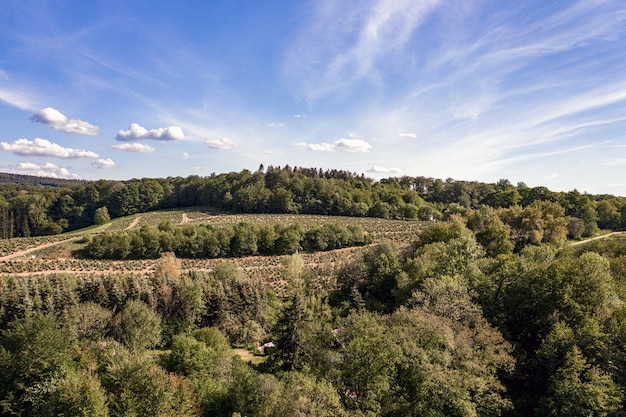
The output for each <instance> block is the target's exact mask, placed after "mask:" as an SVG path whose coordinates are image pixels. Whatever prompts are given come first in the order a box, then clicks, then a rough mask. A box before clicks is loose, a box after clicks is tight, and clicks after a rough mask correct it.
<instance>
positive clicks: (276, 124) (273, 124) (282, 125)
mask: <svg viewBox="0 0 626 417" xmlns="http://www.w3.org/2000/svg"><path fill="white" fill-rule="evenodd" d="M285 126H287V125H286V124H284V123H268V124H267V127H285Z"/></svg>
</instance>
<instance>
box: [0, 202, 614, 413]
mask: <svg viewBox="0 0 626 417" xmlns="http://www.w3.org/2000/svg"><path fill="white" fill-rule="evenodd" d="M534 204H535V206H537V207H533V209H532V210H537V211H538V212H539V211H541V210H544V211H543V213H544V215H543V217H544V220H545V219H548V218H550V216H549V214H550V213H552V211H551V210H550V207H552V206H551V204H554V203H551V204H548V203H546V202H543V203H538V202H537V203H534ZM542 205H546V207H543V206H542ZM531 206H532V204H531ZM531 206H528V207H531ZM498 210H500V209H493V208H488V209H487V208H482V211H475V212H474V211H472V212H471V213H473V214H476V213H481V214H480V216H477V217H475V218H474V217H469V218H463V217H460V216H457V215H453V216H451V218H450V221H448V222H437V223H433V224H432V225H431V227H430V228H429V229H428V230H427V231H425V232H424V233H423V234H422V235H421V236H419V237H416V240H415V242H414V244H413V246H412V247H411V248H410V249H406V250H402V251H400V250H398V248H396V247H395V246H394V244H393V243H391V242H381V243H379V244H378V245H375V246H371V247H368V248H365V249H364V250H363V251H362V254H361V255H358V256H356V257H355V258H353V259H351V260H350V261H348V262H346V264H345V265H344V266H343V267H342V268H340V269H339V270H338V272H337V275H336V277H335V278H336V286H334V287H332V288H328V290H323V289H320V287H319V286H318V285H315V284H316V282H317V281H318V277H316V276H315V275H314V273H313V272H312V271H311V270H310V269H309V268H307V266H306V265H305V264H304V261H303V259H302V257H300V255H298V254H295V255H290V256H287V257H285V264H284V268H283V277H282V278H283V280H284V281H285V282H286V283H287V285H288V291H287V294H288V295H287V296H286V297H285V298H284V299H279V298H278V297H276V295H275V294H274V293H273V292H272V291H271V290H270V289H269V288H268V287H266V286H265V285H264V284H263V283H262V282H260V281H259V280H251V279H249V278H248V277H246V275H245V274H244V273H243V272H242V271H241V270H239V269H238V268H237V267H236V266H235V265H233V264H230V263H221V264H219V265H218V266H216V267H215V269H214V270H213V271H211V272H193V271H192V272H189V273H181V271H180V263H179V261H178V260H177V259H176V258H175V257H174V256H173V255H171V254H170V255H167V256H163V257H161V258H160V259H159V261H158V267H157V269H156V270H155V272H154V273H153V274H152V275H151V276H150V277H149V278H146V277H140V276H135V275H102V276H99V275H72V276H69V275H52V276H39V277H22V276H7V277H4V278H3V279H2V280H0V330H1V333H0V366H1V367H2V369H3V372H2V373H0V415H2V416H5V415H6V416H9V415H18V416H57V415H81V413H82V414H83V415H93V416H106V415H109V416H112V417H116V416H127V415H160V416H177V415H189V416H224V417H226V416H228V417H231V416H233V415H242V416H243V415H245V416H274V415H281V416H297V415H315V416H354V417H364V416H388V417H392V416H405V415H409V416H410V415H416V416H417V415H434V416H452V417H466V416H480V417H491V416H508V417H521V416H537V417H544V416H561V415H568V416H569V415H571V416H607V417H619V416H623V415H624V411H623V410H624V407H625V406H626V397H625V395H626V377H625V375H626V372H625V370H626V354H625V353H624V349H623V346H624V345H625V343H626V325H625V323H626V307H625V306H626V304H625V303H624V301H625V300H626V297H625V296H624V294H626V292H625V290H626V287H625V282H626V281H625V280H624V277H625V275H624V272H625V271H626V249H625V248H626V244H625V242H624V241H619V240H615V241H606V242H591V243H589V244H588V245H580V246H575V247H572V248H560V249H558V248H555V246H554V245H547V244H542V243H538V244H527V245H525V246H523V247H522V248H521V249H520V250H519V251H518V253H513V250H512V248H509V250H507V251H504V252H498V251H494V252H493V253H490V251H489V245H484V244H482V243H480V241H479V240H477V237H478V236H479V233H480V231H487V230H490V227H495V229H496V230H499V229H501V228H502V227H503V226H502V224H501V223H498V222H500V221H501V220H500V217H499V216H496V217H490V216H493V215H494V213H496V212H497V211H498ZM513 210H514V211H513V212H512V213H509V214H510V215H513V214H516V213H517V211H516V210H517V209H513ZM523 210H524V209H522V210H521V211H523ZM532 210H531V211H532ZM527 214H529V213H527ZM529 218H532V216H530V214H529ZM563 218H564V217H563ZM489 219H497V220H493V221H492V220H489ZM523 223H528V221H526V222H523ZM468 226H471V227H472V228H473V230H472V229H470V228H469V227H468ZM543 227H544V229H543V235H541V234H540V233H538V232H537V233H534V232H533V233H530V232H529V233H528V236H529V237H531V236H532V237H533V239H535V240H540V237H541V238H542V239H543V237H544V236H548V235H552V234H553V233H552V232H551V230H554V227H547V223H546V222H545V221H544V224H543ZM555 227H556V228H557V229H559V228H561V229H562V225H560V224H559V225H557V226H555ZM561 229H559V230H561ZM529 230H530V231H532V230H535V229H532V228H530V229H529ZM490 233H491V232H489V233H487V234H490ZM559 233H561V232H559ZM493 235H497V233H493ZM266 342H272V344H273V347H272V344H269V343H266ZM231 346H242V347H247V348H251V349H252V348H256V347H257V346H266V349H267V350H266V354H267V356H264V357H263V358H266V361H265V362H263V363H261V364H258V365H256V366H252V365H248V364H246V363H244V362H243V361H242V360H240V359H239V358H238V357H237V356H233V351H232V350H231Z"/></svg>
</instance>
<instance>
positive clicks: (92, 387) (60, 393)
mask: <svg viewBox="0 0 626 417" xmlns="http://www.w3.org/2000/svg"><path fill="white" fill-rule="evenodd" d="M35 410H36V413H37V415H38V416H41V417H57V416H76V417H108V416H109V409H108V406H107V396H106V392H105V390H104V389H103V388H102V385H101V384H100V380H99V379H98V377H97V376H95V375H93V374H91V373H89V372H87V371H76V372H70V373H68V374H67V375H66V376H65V377H64V378H62V379H60V380H58V381H56V382H54V383H53V384H52V387H51V388H50V390H49V391H48V393H47V394H46V395H45V397H44V399H43V401H41V402H40V403H38V404H36V405H35Z"/></svg>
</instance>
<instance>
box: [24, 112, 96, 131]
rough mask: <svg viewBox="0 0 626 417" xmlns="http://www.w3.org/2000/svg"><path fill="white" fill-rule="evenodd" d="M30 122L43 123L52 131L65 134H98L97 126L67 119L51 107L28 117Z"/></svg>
mask: <svg viewBox="0 0 626 417" xmlns="http://www.w3.org/2000/svg"><path fill="white" fill-rule="evenodd" d="M30 120H32V121H33V122H35V123H43V124H45V125H48V126H50V127H51V128H53V129H54V130H57V131H60V132H65V133H75V134H80V135H89V136H95V135H97V134H98V130H99V128H98V126H95V125H92V124H91V123H88V122H84V121H82V120H78V119H69V118H68V117H67V116H65V115H64V114H63V113H61V112H60V111H58V110H57V109H53V108H52V107H46V108H45V109H41V110H39V111H38V112H37V113H35V114H33V115H32V116H31V117H30Z"/></svg>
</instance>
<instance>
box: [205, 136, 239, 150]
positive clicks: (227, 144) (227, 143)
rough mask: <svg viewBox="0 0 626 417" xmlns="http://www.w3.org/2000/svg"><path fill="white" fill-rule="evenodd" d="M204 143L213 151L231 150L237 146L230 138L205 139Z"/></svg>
mask: <svg viewBox="0 0 626 417" xmlns="http://www.w3.org/2000/svg"><path fill="white" fill-rule="evenodd" d="M204 143H206V144H207V146H208V147H209V148H214V149H232V148H236V147H237V146H239V144H238V143H237V142H235V141H234V140H232V139H230V138H222V139H207V140H206V141H205V142H204Z"/></svg>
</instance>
